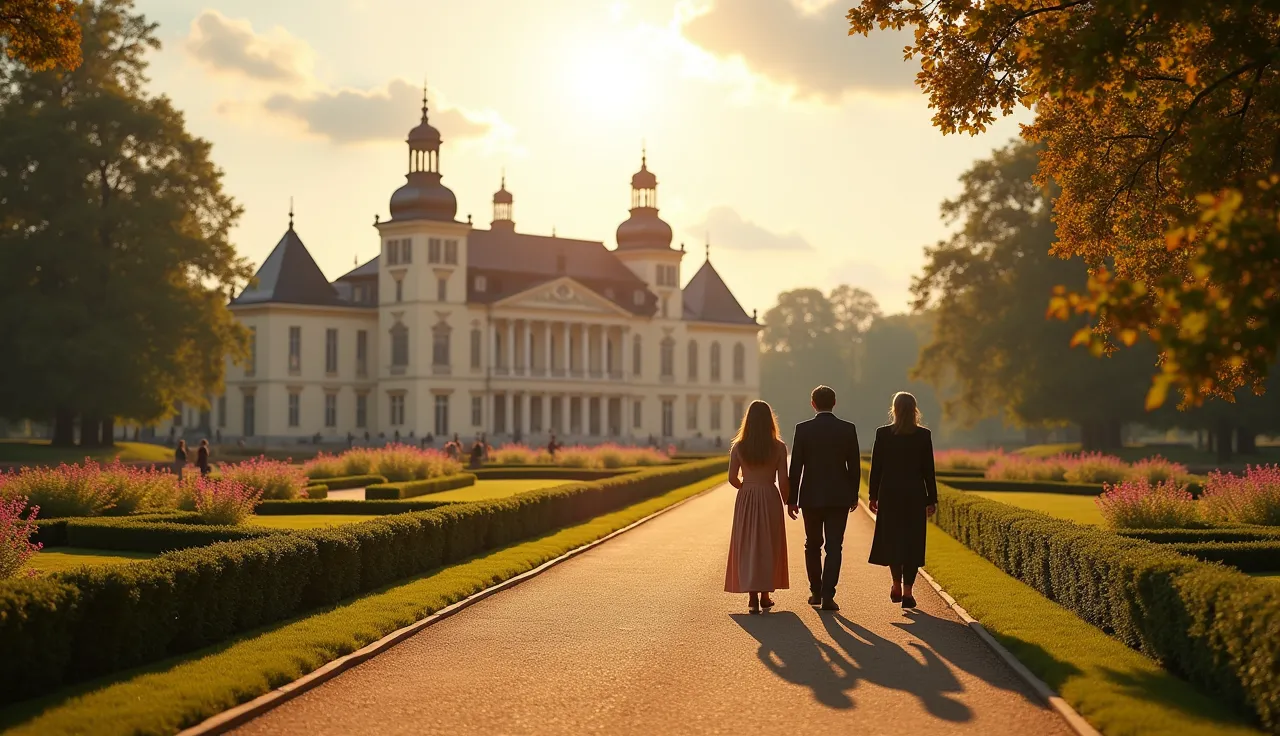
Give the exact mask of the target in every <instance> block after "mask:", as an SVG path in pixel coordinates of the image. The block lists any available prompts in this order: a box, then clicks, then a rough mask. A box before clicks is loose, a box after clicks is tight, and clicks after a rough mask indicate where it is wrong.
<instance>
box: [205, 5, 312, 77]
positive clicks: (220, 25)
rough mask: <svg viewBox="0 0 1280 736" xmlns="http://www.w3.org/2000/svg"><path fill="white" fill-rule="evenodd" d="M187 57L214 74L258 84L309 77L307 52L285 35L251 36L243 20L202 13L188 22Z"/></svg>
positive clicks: (301, 43)
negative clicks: (234, 76) (244, 79)
mask: <svg viewBox="0 0 1280 736" xmlns="http://www.w3.org/2000/svg"><path fill="white" fill-rule="evenodd" d="M186 47H187V51H188V53H190V54H191V56H192V57H194V58H195V59H196V60H197V61H199V62H200V63H201V64H204V65H205V66H207V67H209V68H210V69H213V70H214V71H217V72H223V73H227V74H238V75H242V76H245V77H249V78H250V79H254V80H257V81H261V82H272V83H297V82H301V81H304V80H305V79H307V78H308V76H309V71H308V70H309V69H310V67H311V59H312V54H311V48H310V47H309V46H308V45H307V44H306V42H304V41H301V40H299V39H297V38H295V37H293V36H292V35H290V34H289V32H288V31H285V30H284V29H281V28H276V29H273V30H272V31H270V32H269V33H264V34H259V33H255V32H254V30H253V26H252V25H251V24H250V23H249V21H247V20H242V19H236V18H228V17H226V16H225V15H223V14H222V13H219V12H218V11H216V10H205V11H204V12H202V13H200V15H199V16H197V17H196V19H195V20H194V21H192V22H191V35H189V36H188V37H187V42H186Z"/></svg>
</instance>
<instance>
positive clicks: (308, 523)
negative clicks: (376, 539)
mask: <svg viewBox="0 0 1280 736" xmlns="http://www.w3.org/2000/svg"><path fill="white" fill-rule="evenodd" d="M376 518H378V515H377V514H288V515H286V514H281V515H278V516H277V515H275V514H270V515H267V516H255V517H253V518H252V519H251V520H250V521H249V523H250V524H252V525H254V526H265V527H270V528H272V529H324V528H327V527H331V526H338V525H340V524H355V523H357V522H361V521H368V520H370V519H376Z"/></svg>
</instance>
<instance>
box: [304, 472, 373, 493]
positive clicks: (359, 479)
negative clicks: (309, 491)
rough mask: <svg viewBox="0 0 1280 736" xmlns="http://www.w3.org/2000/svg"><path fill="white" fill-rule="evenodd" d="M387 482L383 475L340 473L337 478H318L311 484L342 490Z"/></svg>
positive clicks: (332, 489)
mask: <svg viewBox="0 0 1280 736" xmlns="http://www.w3.org/2000/svg"><path fill="white" fill-rule="evenodd" d="M386 482H387V479H386V477H385V476H381V475H340V476H337V477H336V478H316V479H315V480H312V481H311V482H310V483H309V485H313V486H318V485H323V486H325V487H327V488H328V489H329V490H331V491H342V490H346V489H348V488H366V487H368V486H374V485H378V484H380V483H386Z"/></svg>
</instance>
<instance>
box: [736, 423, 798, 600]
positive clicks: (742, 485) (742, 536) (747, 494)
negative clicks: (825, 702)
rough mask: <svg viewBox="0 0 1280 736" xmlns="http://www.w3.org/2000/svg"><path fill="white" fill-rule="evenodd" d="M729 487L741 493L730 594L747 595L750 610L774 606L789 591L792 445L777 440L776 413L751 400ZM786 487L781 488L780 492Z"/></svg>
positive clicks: (738, 437) (738, 441)
mask: <svg viewBox="0 0 1280 736" xmlns="http://www.w3.org/2000/svg"><path fill="white" fill-rule="evenodd" d="M729 484H730V485H732V486H733V487H734V488H737V489H738V499H737V501H735V502H734V505H733V531H732V533H731V534H730V537H729V562H728V564H727V565H726V567H725V573H724V589H725V592H726V593H746V594H747V595H748V598H747V611H748V612H750V613H760V610H761V609H764V610H766V611H767V610H769V609H770V608H773V599H772V598H770V597H769V594H770V593H772V592H773V591H775V590H786V589H787V588H788V587H790V586H789V580H788V577H787V529H786V525H785V521H786V517H785V516H784V515H783V512H782V498H783V497H784V496H787V495H789V489H788V488H787V446H786V445H785V444H784V443H783V442H782V440H781V439H780V438H779V437H778V422H777V420H776V419H775V418H774V416H773V409H772V408H770V406H769V405H768V404H767V403H765V402H763V401H760V400H759V399H757V400H755V401H753V402H751V406H750V407H748V408H747V415H746V416H745V417H743V418H742V426H741V427H739V428H738V434H737V436H735V437H734V438H733V449H732V450H730V452H729ZM779 489H781V490H779Z"/></svg>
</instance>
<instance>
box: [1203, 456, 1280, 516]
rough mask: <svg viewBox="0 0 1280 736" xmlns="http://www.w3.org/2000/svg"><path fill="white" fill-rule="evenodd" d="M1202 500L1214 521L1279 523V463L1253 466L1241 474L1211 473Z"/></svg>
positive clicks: (1206, 514)
mask: <svg viewBox="0 0 1280 736" xmlns="http://www.w3.org/2000/svg"><path fill="white" fill-rule="evenodd" d="M1201 503H1202V504H1203V505H1204V513H1205V517H1206V518H1208V519H1211V520H1213V521H1225V522H1232V523H1236V524H1262V525H1265V526H1280V466H1276V465H1261V466H1251V467H1248V468H1246V469H1245V472H1244V474H1243V475H1238V476H1237V475H1228V474H1224V473H1211V474H1210V475H1209V478H1208V480H1206V481H1205V484H1204V494H1203V495H1202V496H1201Z"/></svg>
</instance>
